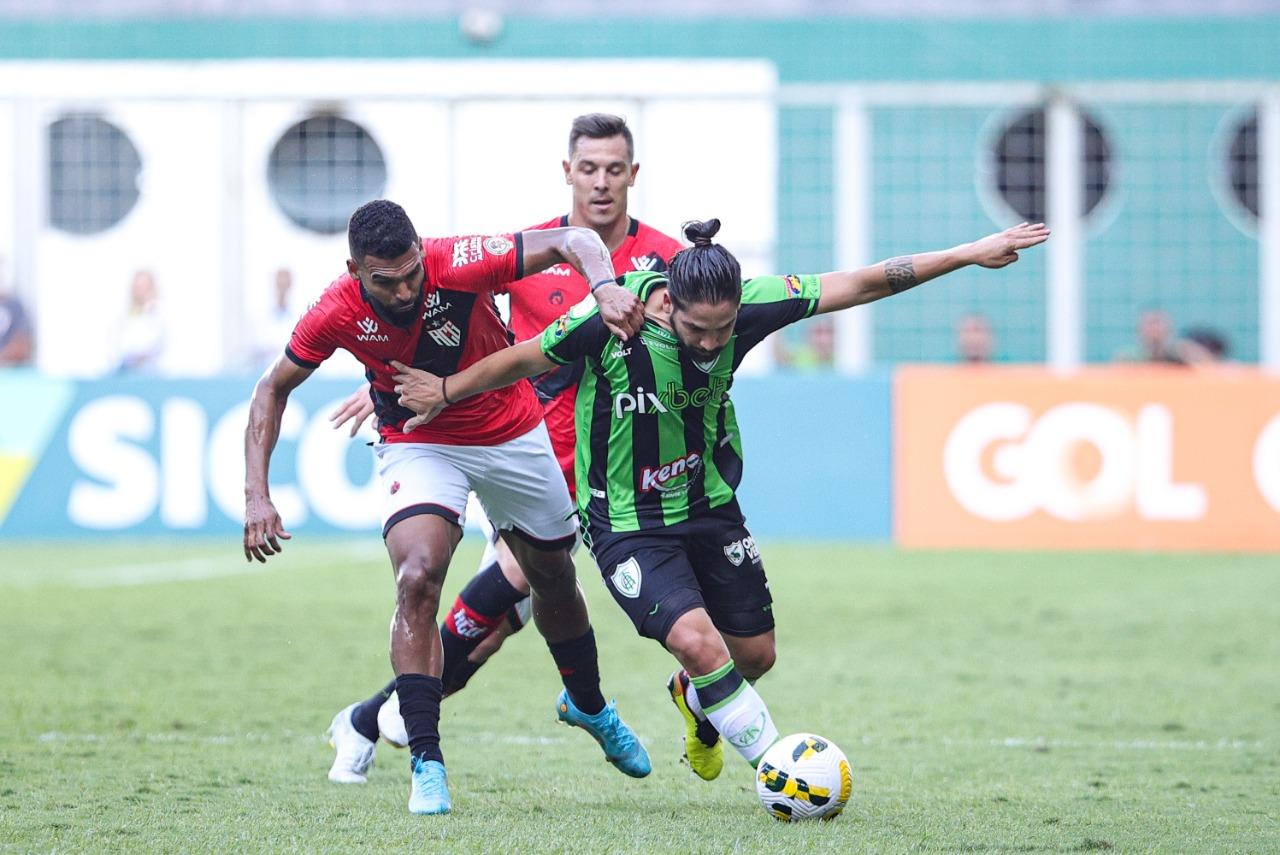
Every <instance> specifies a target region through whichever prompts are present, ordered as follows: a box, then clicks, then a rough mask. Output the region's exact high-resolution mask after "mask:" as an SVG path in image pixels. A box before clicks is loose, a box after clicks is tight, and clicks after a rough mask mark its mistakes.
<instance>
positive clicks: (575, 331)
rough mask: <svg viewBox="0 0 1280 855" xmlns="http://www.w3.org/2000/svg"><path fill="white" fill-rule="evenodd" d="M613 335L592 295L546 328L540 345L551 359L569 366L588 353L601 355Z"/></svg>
mask: <svg viewBox="0 0 1280 855" xmlns="http://www.w3.org/2000/svg"><path fill="white" fill-rule="evenodd" d="M612 336H613V333H611V332H609V328H608V327H606V326H605V325H604V318H602V317H600V309H599V308H597V306H596V298H595V297H594V296H592V295H590V294H588V295H587V297H586V299H584V300H583V301H582V302H581V303H579V304H578V305H576V306H574V307H573V308H572V309H570V310H569V311H568V312H567V313H565V314H563V315H561V316H560V317H559V318H557V319H556V321H555V323H553V324H551V325H550V326H549V327H547V328H546V329H545V330H543V331H542V339H541V341H540V344H541V347H542V352H543V353H544V354H545V355H546V357H547V358H548V359H550V360H551V361H552V362H556V363H559V364H560V365H568V364H569V363H571V362H574V361H575V360H578V359H581V358H583V357H585V356H599V355H600V352H601V351H602V350H603V349H604V346H605V344H607V343H608V341H609V339H610V338H611V337H612Z"/></svg>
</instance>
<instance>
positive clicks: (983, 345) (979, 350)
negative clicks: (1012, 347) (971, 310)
mask: <svg viewBox="0 0 1280 855" xmlns="http://www.w3.org/2000/svg"><path fill="white" fill-rule="evenodd" d="M994 353H995V336H994V335H993V334H992V332H991V324H990V323H989V322H988V321H987V319H986V316H984V315H978V314H969V315H965V316H964V317H962V318H961V319H960V322H959V323H957V324H956V356H958V357H959V359H960V361H961V362H963V363H965V364H966V365H985V364H987V363H988V362H990V361H991V359H992V356H993V354H994Z"/></svg>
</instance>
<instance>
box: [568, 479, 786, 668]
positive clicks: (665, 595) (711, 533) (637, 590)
mask: <svg viewBox="0 0 1280 855" xmlns="http://www.w3.org/2000/svg"><path fill="white" fill-rule="evenodd" d="M588 535H589V543H590V544H591V554H592V556H593V557H594V558H595V560H596V566H598V567H599V568H600V573H601V575H602V576H604V583H605V585H606V586H607V587H608V588H609V592H610V593H611V594H613V598H614V599H615V600H616V601H617V602H618V605H620V606H622V610H623V611H625V612H626V613H627V617H629V618H631V622H632V623H633V624H635V627H636V631H638V632H639V633H640V634H641V635H643V636H645V637H647V638H653V639H657V640H658V641H659V642H663V641H665V639H666V637H667V634H668V633H669V632H670V631H671V626H672V625H673V624H674V623H675V622H676V619H677V618H679V617H680V616H681V615H683V614H684V613H685V612H688V611H692V610H693V609H698V608H705V609H706V610H707V614H709V615H710V616H711V621H712V623H714V624H715V626H716V629H718V630H720V632H722V633H724V634H725V635H736V636H743V637H750V636H753V635H760V634H761V633H764V632H768V631H769V630H771V629H773V597H771V596H770V594H769V581H768V579H766V578H765V574H764V562H762V561H761V560H760V550H759V549H758V548H756V542H755V538H753V537H752V536H751V532H749V531H747V527H746V525H745V524H744V521H743V519H742V514H741V512H740V511H739V510H738V509H737V505H736V503H735V504H732V505H729V506H726V507H723V508H717V509H715V510H713V511H711V512H710V513H707V514H703V515H702V516H699V517H697V518H696V519H692V520H686V521H685V522H682V523H677V524H676V525H673V526H667V527H666V528H661V529H649V530H646V531H628V532H601V531H597V530H594V529H593V530H590V531H589V532H588Z"/></svg>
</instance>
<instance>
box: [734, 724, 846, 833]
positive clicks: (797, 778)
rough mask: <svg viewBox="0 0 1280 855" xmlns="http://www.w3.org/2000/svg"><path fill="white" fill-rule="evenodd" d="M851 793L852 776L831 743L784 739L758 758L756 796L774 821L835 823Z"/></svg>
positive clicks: (798, 736)
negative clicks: (823, 820)
mask: <svg viewBox="0 0 1280 855" xmlns="http://www.w3.org/2000/svg"><path fill="white" fill-rule="evenodd" d="M852 793H853V773H852V772H851V771H850V769H849V761H848V759H846V758H845V756H844V752H843V751H841V750H840V749H839V748H837V747H836V745H835V743H834V742H832V741H831V740H829V739H824V738H823V737H821V736H816V735H814V734H812V733H793V734H791V735H790V736H784V737H782V738H781V739H779V740H778V741H777V742H775V743H774V744H773V747H772V748H770V749H769V750H768V751H766V752H765V753H764V756H763V757H761V758H760V764H759V766H757V767H756V794H757V795H759V796H760V803H761V804H763V805H764V809H765V810H767V811H768V812H769V813H771V814H772V815H773V817H774V818H775V819H779V820H781V821H783V822H791V821H793V820H798V819H835V818H836V817H837V816H839V815H840V811H842V810H844V806H845V805H846V804H848V803H849V796H850V795H851V794H852Z"/></svg>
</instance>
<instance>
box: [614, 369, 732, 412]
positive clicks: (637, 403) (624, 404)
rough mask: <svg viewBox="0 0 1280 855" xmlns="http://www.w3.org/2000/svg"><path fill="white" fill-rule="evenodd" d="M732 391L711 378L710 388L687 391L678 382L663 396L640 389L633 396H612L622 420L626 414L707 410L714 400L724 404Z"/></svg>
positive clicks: (727, 383) (640, 387) (703, 387)
mask: <svg viewBox="0 0 1280 855" xmlns="http://www.w3.org/2000/svg"><path fill="white" fill-rule="evenodd" d="M728 391H729V381H728V380H727V379H725V378H723V377H712V378H711V383H710V385H707V386H702V387H699V388H697V389H694V390H693V391H692V392H686V391H685V390H684V389H682V388H681V387H679V386H677V385H676V384H675V383H668V384H667V388H666V389H664V390H663V391H662V392H661V393H654V392H646V391H645V389H644V387H643V386H637V387H636V391H635V392H634V393H631V392H619V393H617V394H616V395H614V396H613V417H614V418H616V419H620V418H622V417H623V415H625V414H626V413H639V414H641V415H646V414H648V413H669V412H671V411H672V410H675V411H680V410H683V409H685V408H686V407H705V406H706V405H707V404H708V403H709V402H711V401H723V400H724V399H725V398H726V397H727V393H728Z"/></svg>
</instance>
